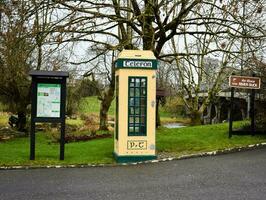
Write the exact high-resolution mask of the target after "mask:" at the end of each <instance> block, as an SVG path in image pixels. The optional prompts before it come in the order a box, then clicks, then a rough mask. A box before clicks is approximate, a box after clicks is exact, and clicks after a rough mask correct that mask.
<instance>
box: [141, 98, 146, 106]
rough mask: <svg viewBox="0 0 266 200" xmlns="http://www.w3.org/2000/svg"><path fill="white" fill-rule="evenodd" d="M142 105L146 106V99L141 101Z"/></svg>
mask: <svg viewBox="0 0 266 200" xmlns="http://www.w3.org/2000/svg"><path fill="white" fill-rule="evenodd" d="M140 105H142V106H146V99H145V98H141V99H140Z"/></svg>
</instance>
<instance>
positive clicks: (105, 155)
mask: <svg viewBox="0 0 266 200" xmlns="http://www.w3.org/2000/svg"><path fill="white" fill-rule="evenodd" d="M234 124H235V127H239V126H240V125H241V122H237V123H234ZM227 132H228V124H218V125H206V126H194V127H186V128H180V129H167V128H160V129H158V130H157V135H156V137H157V151H158V153H159V154H160V153H166V154H167V153H169V154H171V155H175V156H179V155H183V154H193V153H199V152H207V151H212V150H221V149H225V148H231V147H240V146H246V145H249V144H254V143H260V142H266V136H233V137H232V138H231V139H228V134H227ZM112 151H113V139H112V138H106V139H96V140H92V141H88V142H77V143H70V144H66V148H65V161H59V160H58V158H59V145H58V144H54V143H51V142H50V140H49V139H48V137H46V135H45V133H41V132H39V133H37V137H36V160H35V161H29V139H28V138H17V139H13V140H11V141H7V142H0V166H8V165H56V164H98V163H103V164H107V163H114V162H115V161H114V159H113V157H112Z"/></svg>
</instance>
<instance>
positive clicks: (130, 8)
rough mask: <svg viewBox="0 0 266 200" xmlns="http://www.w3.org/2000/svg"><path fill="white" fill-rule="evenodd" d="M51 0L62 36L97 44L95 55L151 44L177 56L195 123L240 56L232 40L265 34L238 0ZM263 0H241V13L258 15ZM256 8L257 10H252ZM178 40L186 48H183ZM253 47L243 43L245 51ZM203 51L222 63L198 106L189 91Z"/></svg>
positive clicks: (168, 57) (196, 84)
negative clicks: (58, 15)
mask: <svg viewBox="0 0 266 200" xmlns="http://www.w3.org/2000/svg"><path fill="white" fill-rule="evenodd" d="M55 2H57V3H58V7H59V8H60V9H62V10H64V11H65V13H66V15H64V17H65V21H64V23H62V24H60V27H59V30H60V31H61V32H64V33H65V37H64V38H63V40H62V42H69V41H73V42H77V41H82V42H87V46H88V49H89V50H90V51H94V50H95V49H101V50H102V51H98V52H99V54H98V55H102V53H104V52H108V51H109V52H112V51H121V50H122V49H124V48H128V49H135V48H137V49H145V50H152V51H153V52H154V54H155V56H156V57H157V58H158V59H160V60H162V61H165V62H176V65H177V66H179V68H180V69H181V71H180V72H179V73H182V74H184V75H185V76H184V77H183V80H181V81H182V84H179V85H180V86H181V88H182V89H184V90H183V93H182V95H183V96H188V98H189V100H186V101H185V103H186V105H187V107H188V108H189V109H190V111H191V117H192V119H193V120H192V121H194V122H195V124H197V123H199V119H200V115H201V114H202V112H203V110H204V109H205V107H206V105H207V104H208V102H209V101H210V100H211V98H212V97H213V96H214V95H215V94H216V93H217V92H218V91H219V86H220V85H221V84H222V83H221V82H222V81H223V80H224V78H225V77H226V73H225V72H228V71H227V69H228V67H229V68H230V67H234V65H233V63H234V62H235V57H236V56H237V57H239V56H238V55H239V54H240V52H241V50H240V49H239V48H238V47H239V46H240V45H239V42H237V40H239V38H240V39H241V38H245V39H246V40H248V39H250V38H253V39H257V40H260V38H261V37H263V36H264V35H265V30H264V29H263V27H262V26H261V25H259V24H258V23H253V24H252V23H249V22H248V20H242V15H241V14H242V13H241V12H240V11H239V9H240V8H241V6H242V2H241V1H236V0H229V1H221V0H211V1H204V0H174V1H166V0H158V1H155V0H128V1H123V0H107V1H103V0H98V1H87V0H85V1H73V0H72V1H71V0H68V1H59V0H58V1H55ZM263 2H264V1H247V2H246V8H248V9H247V11H248V12H246V14H247V16H249V17H250V16H251V15H252V16H253V17H252V18H250V19H252V20H254V19H255V18H259V17H260V14H261V13H259V12H257V11H259V10H261V6H263ZM256 14H258V15H257V16H255V15H256ZM244 26H245V27H248V29H246V30H248V31H242V29H241V27H242V28H243V27H244ZM188 36H189V37H188ZM185 40H186V41H185ZM190 40H191V41H192V43H194V46H191V45H193V44H191V43H190ZM180 41H181V42H180ZM177 44H178V46H179V50H177ZM180 44H183V46H185V48H183V49H182V48H181V45H180ZM236 44H237V45H236ZM213 45H214V46H213ZM255 49H256V48H252V50H248V49H246V50H245V53H246V52H249V51H254V50H255ZM183 50H184V51H183ZM242 52H243V51H242ZM207 56H219V57H220V56H221V57H222V58H221V59H220V61H221V64H220V65H219V66H218V67H219V68H220V69H217V71H216V72H217V73H216V74H215V76H216V79H215V81H214V83H213V84H212V86H211V88H210V89H209V91H208V94H209V95H208V97H207V98H205V99H204V100H203V104H202V106H201V108H198V105H199V104H198V100H197V99H198V97H197V95H196V96H195V97H196V98H195V97H192V93H195V94H198V92H199V90H200V88H201V84H200V83H201V82H202V81H201V78H200V77H201V75H202V74H204V73H205V72H204V67H203V66H204V60H205V58H206V57H207ZM93 58H95V59H97V58H98V56H97V55H96V56H95V55H94V57H93ZM93 58H92V57H89V59H87V60H86V61H88V62H94V61H93V60H94V59H93ZM82 62H84V61H82ZM181 65H182V67H180V66H181ZM110 66H112V65H110ZM173 68H175V67H174V65H173ZM191 68H194V70H192V71H190V72H189V71H188V70H187V69H189V70H190V69H191ZM110 69H111V68H109V71H111V70H110ZM195 74H197V75H195ZM179 76H180V75H179ZM209 76H210V75H209ZM110 83H111V85H110V87H109V89H110V90H113V88H114V87H112V83H113V82H110ZM185 88H187V89H185ZM185 90H187V91H185ZM184 92H185V93H187V94H185V93H184ZM106 94H107V95H105V97H106V98H108V99H112V98H113V94H114V92H113V91H110V92H107V93H106ZM109 95H112V97H111V96H109ZM110 102H111V101H109V100H108V101H106V104H105V106H103V107H106V108H108V107H109V106H110ZM102 103H103V101H102ZM102 105H103V104H102ZM103 107H102V108H103Z"/></svg>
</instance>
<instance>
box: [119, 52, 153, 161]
mask: <svg viewBox="0 0 266 200" xmlns="http://www.w3.org/2000/svg"><path fill="white" fill-rule="evenodd" d="M156 69H157V60H156V58H155V56H154V54H153V52H152V51H140V50H123V51H122V52H121V53H120V54H119V56H118V59H117V60H116V72H115V78H116V92H115V94H116V123H115V124H116V125H115V136H114V156H115V158H116V160H117V162H119V163H122V162H139V161H144V160H151V159H156V152H155V146H156V145H155V123H156V114H155V113H156V105H155V104H156Z"/></svg>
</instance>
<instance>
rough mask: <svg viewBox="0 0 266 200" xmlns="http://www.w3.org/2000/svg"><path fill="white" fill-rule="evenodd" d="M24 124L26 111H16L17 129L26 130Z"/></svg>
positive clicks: (25, 123) (25, 122)
mask: <svg viewBox="0 0 266 200" xmlns="http://www.w3.org/2000/svg"><path fill="white" fill-rule="evenodd" d="M26 125H27V120H26V112H18V124H17V129H18V131H21V132H27V130H26Z"/></svg>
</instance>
